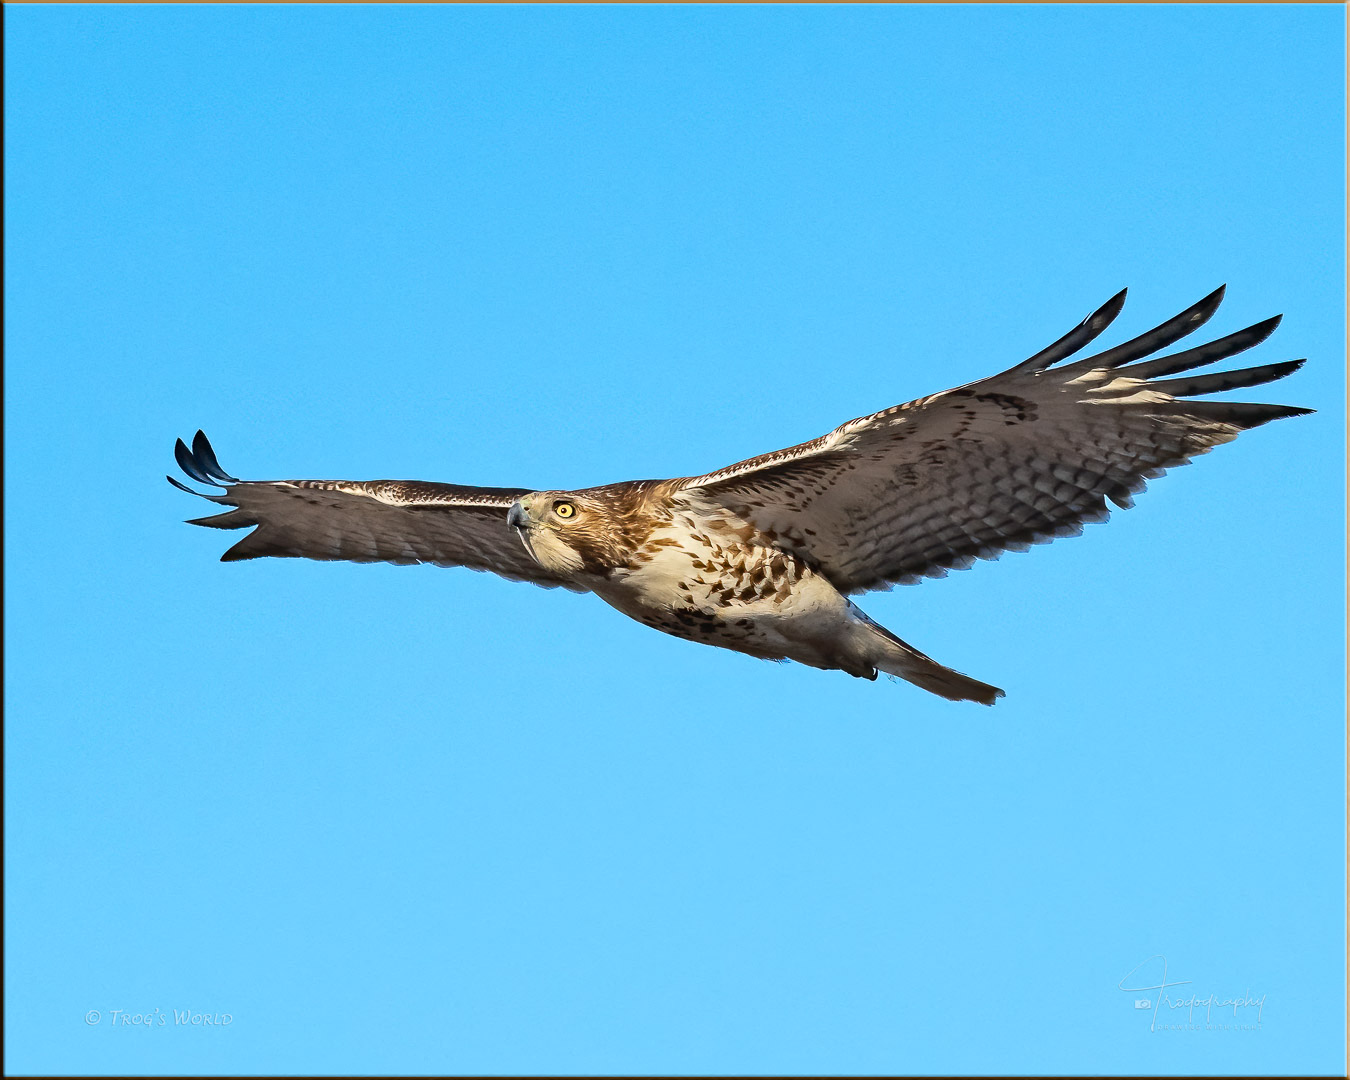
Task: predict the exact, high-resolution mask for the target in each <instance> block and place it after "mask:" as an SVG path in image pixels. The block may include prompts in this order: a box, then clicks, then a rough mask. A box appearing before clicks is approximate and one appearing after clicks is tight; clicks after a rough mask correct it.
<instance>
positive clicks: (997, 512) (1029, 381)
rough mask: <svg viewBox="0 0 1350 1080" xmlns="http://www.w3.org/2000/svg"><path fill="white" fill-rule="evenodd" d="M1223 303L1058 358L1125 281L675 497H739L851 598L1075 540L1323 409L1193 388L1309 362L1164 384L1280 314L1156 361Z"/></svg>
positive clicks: (1238, 344)
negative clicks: (952, 382)
mask: <svg viewBox="0 0 1350 1080" xmlns="http://www.w3.org/2000/svg"><path fill="white" fill-rule="evenodd" d="M1222 297H1223V289H1222V288H1220V289H1218V290H1217V291H1215V292H1214V293H1212V294H1211V295H1209V296H1207V297H1205V299H1203V300H1201V301H1200V302H1199V303H1198V304H1196V305H1195V306H1194V307H1192V308H1188V309H1187V310H1186V311H1183V312H1182V313H1181V314H1180V315H1178V316H1176V317H1175V318H1173V319H1169V320H1168V321H1167V322H1165V323H1163V324H1162V325H1161V326H1159V327H1157V328H1155V329H1153V330H1150V331H1149V332H1148V333H1146V334H1142V335H1140V336H1139V337H1137V338H1135V339H1133V340H1132V341H1128V342H1126V343H1125V344H1123V345H1118V346H1116V347H1115V348H1114V349H1110V350H1108V351H1106V352H1103V353H1099V354H1098V355H1096V356H1093V357H1090V358H1088V359H1086V360H1078V361H1075V362H1073V363H1070V364H1062V365H1060V366H1058V367H1056V366H1052V365H1056V364H1058V363H1059V361H1061V360H1064V359H1066V358H1067V357H1069V356H1071V355H1072V354H1073V353H1075V352H1077V351H1078V350H1079V349H1081V348H1083V346H1085V345H1086V344H1087V343H1088V342H1090V341H1091V340H1092V339H1093V338H1095V337H1096V336H1097V335H1098V334H1099V333H1101V331H1102V330H1104V329H1105V328H1106V327H1107V325H1108V324H1109V323H1110V322H1111V320H1112V319H1114V318H1115V316H1116V315H1117V314H1118V313H1119V311H1120V309H1121V306H1122V305H1123V304H1124V301H1125V293H1124V291H1122V292H1120V293H1119V294H1118V295H1116V296H1114V297H1112V298H1111V299H1110V300H1109V301H1107V302H1106V304H1104V305H1103V306H1102V307H1101V308H1099V309H1098V310H1097V311H1095V312H1093V313H1092V314H1091V315H1089V316H1088V317H1087V318H1086V319H1085V320H1083V322H1082V323H1081V324H1079V325H1078V326H1077V327H1075V328H1074V329H1073V330H1071V331H1070V332H1069V333H1068V334H1066V335H1065V336H1064V337H1062V338H1061V339H1060V340H1059V341H1057V342H1055V343H1054V344H1053V345H1051V346H1049V347H1048V348H1046V349H1044V350H1043V351H1041V352H1039V353H1037V354H1036V355H1035V356H1033V357H1031V358H1030V359H1028V360H1026V361H1024V362H1022V363H1020V364H1018V365H1016V366H1015V367H1012V368H1009V369H1008V370H1007V371H1004V372H1003V373H1001V374H999V375H995V376H993V377H991V378H988V379H984V380H982V381H980V382H975V383H970V384H969V385H967V386H962V387H958V388H957V389H955V390H948V391H946V392H945V393H941V394H935V395H933V396H932V397H926V398H920V399H919V400H917V401H911V402H909V403H908V404H906V405H896V406H895V407H893V408H890V409H885V410H883V411H882V412H879V413H874V414H873V415H871V416H864V417H860V418H859V419H857V420H852V421H850V422H848V423H847V424H844V425H843V426H842V427H839V428H836V429H835V430H834V431H832V432H830V433H829V434H828V435H824V436H822V437H821V438H819V439H815V440H813V441H811V442H808V443H803V444H801V445H800V446H794V447H791V448H789V449H787V450H780V451H778V452H776V453H772V454H766V455H763V456H762V457H757V458H751V459H749V460H747V461H742V462H740V463H739V464H736V465H731V466H729V467H727V468H725V469H721V470H719V471H717V472H714V473H709V474H708V475H706V476H698V477H693V478H690V479H689V480H686V481H684V482H683V484H682V485H681V488H680V492H679V494H678V495H677V496H676V497H677V498H680V499H686V500H690V501H695V502H697V503H699V504H700V505H702V506H704V507H705V508H706V507H707V506H708V504H709V503H711V504H712V506H713V507H715V506H717V505H721V506H725V507H726V508H728V509H730V510H732V511H733V512H735V513H736V514H738V515H739V516H741V517H743V518H744V519H746V520H748V521H749V522H750V523H751V524H752V525H753V526H754V527H755V528H757V529H758V530H759V531H760V532H761V533H762V534H764V535H765V536H766V537H767V538H768V539H769V541H770V542H772V543H774V544H776V545H778V546H780V547H783V548H787V549H790V550H793V551H795V552H798V553H799V554H801V555H802V556H803V557H805V558H807V559H809V560H811V561H813V562H814V563H815V564H816V565H817V566H818V567H819V568H820V570H821V571H822V572H823V573H824V574H825V575H826V576H827V577H828V578H829V579H830V581H831V582H832V583H833V584H834V585H835V587H836V588H838V589H839V590H840V591H841V592H845V593H849V592H861V591H863V590H866V589H874V588H886V587H888V586H889V585H891V584H912V583H914V582H916V581H918V580H920V579H921V578H923V577H925V576H927V577H942V576H944V575H945V574H946V572H947V570H949V569H964V568H966V567H968V566H970V565H971V564H972V563H973V562H974V561H975V559H977V558H996V557H997V556H998V555H999V554H1000V553H1001V552H1003V551H1008V550H1015V551H1025V550H1026V549H1027V546H1028V545H1030V544H1033V543H1041V542H1045V541H1048V540H1052V539H1054V538H1055V537H1058V536H1073V535H1077V534H1078V533H1080V532H1081V531H1082V527H1083V525H1084V524H1085V523H1088V522H1096V521H1104V520H1106V518H1107V516H1108V513H1109V512H1108V510H1107V507H1106V499H1110V500H1111V501H1112V502H1113V503H1115V504H1116V505H1117V506H1120V507H1127V506H1129V505H1130V502H1131V500H1130V496H1131V495H1133V494H1135V493H1136V492H1139V491H1141V490H1142V489H1143V487H1144V483H1145V481H1146V480H1147V479H1151V478H1152V477H1155V476H1159V475H1161V474H1162V472H1163V471H1164V470H1166V469H1168V468H1172V467H1173V466H1177V465H1183V464H1185V463H1186V462H1187V461H1188V460H1189V459H1190V458H1192V457H1194V456H1195V455H1197V454H1203V453H1205V452H1206V451H1207V450H1209V449H1210V448H1211V447H1214V446H1217V445H1219V444H1220V443H1225V442H1228V441H1230V440H1231V439H1233V438H1236V436H1237V435H1238V433H1239V432H1240V431H1244V430H1246V429H1247V428H1252V427H1256V426H1258V425H1260V424H1264V423H1267V422H1268V421H1270V420H1275V419H1279V418H1281V417H1285V416H1297V415H1300V414H1302V413H1307V412H1311V411H1312V410H1310V409H1299V408H1293V407H1290V406H1285V405H1255V404H1246V403H1238V402H1228V401H1193V400H1188V399H1189V398H1190V397H1191V396H1192V395H1196V394H1211V393H1216V392H1218V391H1220V390H1230V389H1234V388H1237V387H1244V386H1255V385H1258V384H1260V383H1265V382H1270V381H1271V380H1273V379H1280V378H1283V377H1284V376H1286V375H1288V374H1290V373H1291V372H1293V371H1295V370H1296V369H1297V368H1298V367H1299V366H1300V365H1301V364H1302V363H1303V361H1302V360H1291V361H1288V362H1286V363H1279V364H1267V365H1265V366H1264V367H1254V368H1246V369H1244V370H1241V371H1226V372H1211V373H1209V374H1199V375H1185V376H1181V377H1180V378H1163V377H1164V376H1176V375H1180V374H1181V373H1182V372H1185V371H1191V370H1193V369H1195V368H1199V367H1203V366H1204V365H1206V364H1210V363H1213V362H1215V361H1217V360H1222V359H1225V358H1226V357H1229V356H1232V355H1234V354H1236V353H1239V352H1242V351H1243V350H1244V349H1249V348H1251V347H1252V346H1253V345H1256V344H1258V343H1259V342H1261V341H1263V340H1265V338H1266V337H1268V336H1269V335H1270V333H1271V332H1272V331H1273V330H1274V329H1275V327H1276V325H1277V324H1278V323H1279V317H1278V316H1276V317H1275V318H1273V319H1268V320H1266V321H1265V322H1262V323H1258V324H1257V325H1255V326H1252V327H1249V328H1247V329H1246V330H1240V331H1238V332H1237V333H1235V334H1230V335H1229V336H1227V337H1225V338H1221V339H1219V340H1218V341H1213V342H1210V343H1209V344H1207V345H1201V346H1199V347H1197V348H1193V349H1189V350H1187V351H1185V352H1178V353H1174V354H1171V355H1169V356H1162V357H1154V358H1152V359H1144V358H1145V357H1149V356H1150V355H1151V354H1153V353H1155V352H1157V351H1158V350H1160V349H1164V348H1166V347H1167V346H1169V345H1171V344H1172V343H1173V342H1174V341H1177V340H1178V339H1179V338H1182V337H1184V336H1185V335H1186V334H1189V333H1190V332H1191V331H1192V330H1195V329H1196V328H1197V327H1199V326H1200V325H1201V324H1202V323H1204V322H1205V321H1206V320H1207V319H1208V318H1209V317H1210V316H1211V315H1212V314H1213V313H1214V310H1215V308H1217V307H1218V306H1219V301H1220V300H1221V299H1222Z"/></svg>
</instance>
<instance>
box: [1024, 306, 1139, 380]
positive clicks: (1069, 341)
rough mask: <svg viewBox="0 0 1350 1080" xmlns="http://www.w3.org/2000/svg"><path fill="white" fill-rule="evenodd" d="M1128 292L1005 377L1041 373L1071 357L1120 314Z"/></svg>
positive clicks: (1099, 309)
mask: <svg viewBox="0 0 1350 1080" xmlns="http://www.w3.org/2000/svg"><path fill="white" fill-rule="evenodd" d="M1128 291H1129V290H1127V289H1121V290H1120V292H1118V293H1116V295H1115V296H1113V297H1111V299H1110V300H1108V301H1107V302H1106V303H1104V304H1103V305H1102V306H1101V307H1099V308H1098V309H1097V310H1096V311H1094V312H1093V313H1092V314H1091V315H1089V316H1088V317H1087V318H1086V319H1084V320H1083V321H1082V322H1080V323H1079V324H1078V325H1077V326H1075V327H1074V328H1073V329H1072V330H1070V331H1069V332H1068V333H1067V334H1065V335H1064V336H1063V337H1062V338H1060V339H1059V340H1058V341H1056V342H1055V343H1054V344H1052V345H1047V346H1046V347H1045V348H1044V349H1042V350H1041V351H1040V352H1038V353H1037V354H1036V355H1035V356H1029V357H1027V358H1026V359H1025V360H1023V361H1022V362H1021V363H1020V364H1018V365H1017V366H1016V367H1012V368H1009V369H1008V370H1007V371H1006V372H1004V374H1005V375H1011V374H1013V373H1014V372H1022V371H1042V370H1044V369H1045V368H1048V367H1049V366H1050V365H1051V364H1057V363H1059V361H1061V360H1063V359H1064V358H1065V357H1068V356H1072V355H1073V354H1074V353H1076V352H1077V351H1078V350H1079V349H1081V348H1083V347H1084V346H1085V345H1087V344H1088V343H1089V342H1090V341H1092V340H1093V338H1095V337H1096V336H1097V335H1098V334H1100V333H1101V332H1102V331H1103V330H1105V329H1106V328H1107V327H1108V326H1110V325H1111V323H1112V322H1113V321H1114V320H1115V317H1116V316H1117V315H1119V314H1120V309H1121V308H1123V307H1124V306H1125V294H1126V292H1128Z"/></svg>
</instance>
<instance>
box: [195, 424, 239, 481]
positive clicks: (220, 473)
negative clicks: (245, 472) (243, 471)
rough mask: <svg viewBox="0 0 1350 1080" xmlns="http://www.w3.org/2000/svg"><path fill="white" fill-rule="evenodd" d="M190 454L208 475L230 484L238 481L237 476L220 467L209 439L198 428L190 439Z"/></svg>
mask: <svg viewBox="0 0 1350 1080" xmlns="http://www.w3.org/2000/svg"><path fill="white" fill-rule="evenodd" d="M192 456H193V458H194V459H195V460H196V462H197V464H198V465H199V466H201V468H202V470H203V471H204V472H206V473H207V474H209V475H210V476H213V477H215V478H216V479H217V480H224V481H225V482H226V483H230V484H237V483H239V478H238V477H235V476H231V475H230V474H229V473H227V472H226V471H225V470H224V469H222V468H221V467H220V462H219V461H217V460H216V452H215V450H214V449H212V447H211V441H210V440H209V439H208V438H207V437H206V432H204V431H202V430H201V429H200V428H198V430H197V434H196V435H195V436H194V437H193V439H192Z"/></svg>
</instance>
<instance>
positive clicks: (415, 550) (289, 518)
mask: <svg viewBox="0 0 1350 1080" xmlns="http://www.w3.org/2000/svg"><path fill="white" fill-rule="evenodd" d="M174 453H175V455H176V456H177V458H178V464H179V465H180V466H181V467H182V469H183V471H184V472H185V473H187V475H188V476H189V477H191V478H192V479H193V480H196V481H198V482H199V483H203V484H209V485H211V486H212V487H216V488H223V494H220V495H207V494H203V493H202V492H199V491H193V490H192V489H191V488H189V487H187V486H186V485H184V484H180V483H179V482H178V481H177V480H175V479H174V478H173V477H172V476H171V477H169V482H170V483H171V484H173V485H174V486H175V487H179V488H182V489H183V490H184V491H187V492H190V493H191V494H193V495H199V496H200V497H201V498H203V499H209V500H211V501H212V502H215V503H220V504H222V505H224V506H233V507H236V509H234V510H229V511H227V512H226V513H223V514H216V515H215V516H213V517H204V518H197V519H196V520H195V521H192V522H189V524H192V525H209V526H210V527H211V528H213V529H245V528H249V527H250V526H254V525H256V526H257V529H256V530H255V531H254V532H251V533H249V534H248V536H246V537H244V539H242V540H241V541H239V543H237V544H235V545H234V547H232V548H230V549H229V551H227V552H225V554H224V555H222V556H221V561H222V562H233V561H235V560H237V559H257V558H260V557H262V556H264V555H276V556H282V557H285V556H292V557H297V558H305V559H344V560H348V561H351V562H391V563H419V562H425V563H435V564H436V565H437V566H467V567H469V568H470V569H471V570H491V571H492V572H493V573H496V574H500V575H502V577H507V578H512V579H514V580H521V581H532V582H534V583H535V584H536V585H543V586H545V587H548V588H552V587H553V586H556V585H563V586H567V583H566V582H565V581H563V580H562V579H561V578H558V577H556V576H555V575H553V574H551V573H549V572H548V571H547V570H545V569H544V568H543V567H542V566H540V565H539V564H538V563H537V562H535V561H534V559H533V558H531V557H530V554H529V552H527V551H526V550H525V548H524V546H523V545H522V544H521V542H520V540H519V539H518V538H517V537H516V535H515V532H514V530H512V529H511V528H510V526H508V525H507V523H506V512H507V510H508V509H509V508H510V506H511V503H512V502H514V501H515V499H516V498H517V496H520V495H524V494H526V493H527V489H525V488H477V487H458V486H455V485H453V484H429V483H423V482H422V481H418V480H368V481H352V480H265V481H240V480H236V479H235V478H234V477H233V476H230V475H228V474H227V473H226V472H225V471H224V470H223V469H221V467H220V465H219V463H218V462H217V461H216V455H215V452H214V451H213V450H212V449H211V444H210V443H209V442H207V439H206V436H205V435H203V434H202V433H201V432H200V431H199V432H197V437H196V438H195V439H193V440H192V449H191V450H189V449H188V448H187V447H186V446H185V445H184V444H183V441H182V440H181V439H180V440H179V441H178V445H177V446H176V447H175V448H174Z"/></svg>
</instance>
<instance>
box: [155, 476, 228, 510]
mask: <svg viewBox="0 0 1350 1080" xmlns="http://www.w3.org/2000/svg"><path fill="white" fill-rule="evenodd" d="M164 479H165V480H167V481H168V482H169V483H171V484H172V485H173V486H174V487H176V488H177V489H178V490H179V491H186V492H187V493H188V494H189V495H196V496H197V498H199V499H205V500H206V501H207V502H213V503H225V504H226V505H227V506H233V505H234V503H233V502H231V501H230V498H229V496H228V495H208V494H206V492H204V491H193V490H192V489H191V488H190V487H188V486H187V485H186V484H184V483H180V482H179V481H177V480H175V479H174V478H173V477H172V476H166V477H164Z"/></svg>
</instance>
